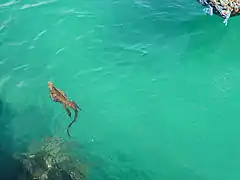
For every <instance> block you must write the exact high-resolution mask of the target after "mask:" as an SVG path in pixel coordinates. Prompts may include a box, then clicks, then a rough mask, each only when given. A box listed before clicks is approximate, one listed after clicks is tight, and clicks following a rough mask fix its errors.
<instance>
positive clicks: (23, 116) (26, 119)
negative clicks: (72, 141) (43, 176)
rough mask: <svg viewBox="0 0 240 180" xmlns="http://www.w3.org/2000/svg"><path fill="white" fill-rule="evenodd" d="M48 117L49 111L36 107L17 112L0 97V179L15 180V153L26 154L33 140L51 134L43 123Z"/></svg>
mask: <svg viewBox="0 0 240 180" xmlns="http://www.w3.org/2000/svg"><path fill="white" fill-rule="evenodd" d="M49 115H51V114H50V113H49V111H47V112H46V109H44V110H41V109H40V108H38V107H36V106H28V107H27V108H25V109H23V110H22V111H20V112H17V110H14V109H13V108H12V107H11V105H10V104H9V103H7V102H5V100H4V99H3V98H1V97H0V162H1V165H0V179H6V180H15V179H17V172H19V168H20V165H19V162H17V161H16V160H15V159H14V158H13V155H14V154H15V153H17V152H27V149H28V147H29V146H30V144H32V142H33V140H34V141H40V140H41V139H42V138H43V137H44V136H46V135H50V134H51V132H50V130H49V128H48V126H47V124H46V123H44V121H43V120H44V119H45V120H46V121H47V120H49V119H50V117H51V116H49ZM37 120H38V121H37ZM3 162H4V163H3ZM14 172H15V173H14Z"/></svg>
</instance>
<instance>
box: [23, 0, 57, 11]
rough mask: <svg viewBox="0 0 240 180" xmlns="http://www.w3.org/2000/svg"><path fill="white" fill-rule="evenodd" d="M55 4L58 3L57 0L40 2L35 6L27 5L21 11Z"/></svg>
mask: <svg viewBox="0 0 240 180" xmlns="http://www.w3.org/2000/svg"><path fill="white" fill-rule="evenodd" d="M54 2H57V0H48V1H41V2H38V3H35V4H25V5H23V6H22V7H21V8H20V9H21V10H23V9H28V8H33V7H38V6H42V5H46V4H51V3H54Z"/></svg>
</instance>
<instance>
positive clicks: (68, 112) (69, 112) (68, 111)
mask: <svg viewBox="0 0 240 180" xmlns="http://www.w3.org/2000/svg"><path fill="white" fill-rule="evenodd" d="M63 108H64V109H65V111H66V112H67V114H68V116H69V117H71V111H70V110H69V109H68V108H67V106H66V105H65V104H63Z"/></svg>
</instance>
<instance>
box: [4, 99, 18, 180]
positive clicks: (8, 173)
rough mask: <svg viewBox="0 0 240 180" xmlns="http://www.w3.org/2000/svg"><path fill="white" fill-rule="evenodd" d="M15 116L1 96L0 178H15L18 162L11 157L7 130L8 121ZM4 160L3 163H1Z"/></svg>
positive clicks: (10, 145)
mask: <svg viewBox="0 0 240 180" xmlns="http://www.w3.org/2000/svg"><path fill="white" fill-rule="evenodd" d="M15 116H16V113H15V112H14V111H13V109H11V107H10V105H9V104H7V103H6V102H5V101H4V100H3V99H2V98H0V162H1V165H0V179H7V180H15V179H16V174H14V173H13V172H16V171H17V169H18V167H19V166H18V163H17V162H16V161H15V160H14V159H13V157H12V153H13V151H12V145H13V143H12V142H13V141H12V137H11V135H10V134H11V133H10V131H9V128H8V126H9V123H10V122H11V121H12V119H13V118H14V117H15ZM3 162H4V163H3Z"/></svg>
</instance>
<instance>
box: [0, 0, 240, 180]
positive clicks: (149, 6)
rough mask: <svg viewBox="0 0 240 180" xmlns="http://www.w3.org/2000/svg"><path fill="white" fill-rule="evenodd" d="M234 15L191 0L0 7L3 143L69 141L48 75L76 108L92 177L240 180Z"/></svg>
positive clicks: (25, 2)
mask: <svg viewBox="0 0 240 180" xmlns="http://www.w3.org/2000/svg"><path fill="white" fill-rule="evenodd" d="M239 20H240V19H239V18H238V17H234V18H232V19H230V21H229V24H228V27H225V26H224V25H223V24H222V20H221V19H220V18H218V17H216V16H213V17H209V16H205V15H203V14H202V7H201V6H200V5H198V4H197V3H196V2H195V1H190V0H187V1H183V0H178V1H167V0H162V1H161V2H160V1H159V0H135V1H134V0H121V1H118V0H101V1H100V0H87V1H82V0H71V1H70V0H56V1H54V0H46V1H40V0H38V1H37V0H34V1H30V0H22V1H14V0H13V1H6V0H2V1H1V4H0V91H1V98H2V99H3V100H2V101H4V102H6V103H7V105H6V106H8V108H6V106H4V107H5V108H3V110H2V114H3V115H2V116H1V126H2V127H4V128H5V129H4V133H3V130H2V131H1V133H0V135H1V138H2V140H3V142H4V143H2V144H3V146H4V148H6V147H7V146H8V145H11V147H12V149H17V148H18V146H21V144H28V143H29V142H31V141H32V140H38V139H40V138H42V137H44V136H45V135H52V134H54V135H58V136H63V137H65V138H68V137H67V135H66V126H67V125H68V124H69V122H70V119H69V118H68V117H67V115H66V112H64V111H63V109H62V107H61V105H59V104H56V103H54V102H52V101H51V100H50V98H49V94H48V89H47V81H49V80H50V81H53V82H54V83H55V85H56V86H57V87H58V88H60V89H61V90H63V91H65V92H66V93H67V95H68V96H69V97H70V98H71V99H73V100H74V101H76V102H77V103H78V104H79V106H80V107H81V108H82V109H83V111H82V112H81V113H80V114H79V118H78V121H77V123H75V124H74V125H73V126H72V129H71V134H72V136H73V137H74V140H76V141H77V142H79V143H80V144H81V145H82V146H83V147H84V148H85V149H86V150H87V151H88V154H89V157H90V159H92V160H91V162H92V163H93V164H97V165H96V166H94V165H93V167H92V171H91V172H92V173H91V179H100V180H102V179H104V180H133V179H136V180H160V179H161V180H237V179H239V178H240V172H239V165H240V156H239V152H240V146H239V140H240V135H239V127H240V123H239V112H240V106H239V105H240V103H239V100H240V83H239V82H240V61H239V57H238V54H239V44H238V43H239V38H240V35H239V31H238V30H239V29H238V28H240V25H239ZM4 113H5V114H4ZM6 136H7V137H8V138H6ZM6 141H7V142H6Z"/></svg>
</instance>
